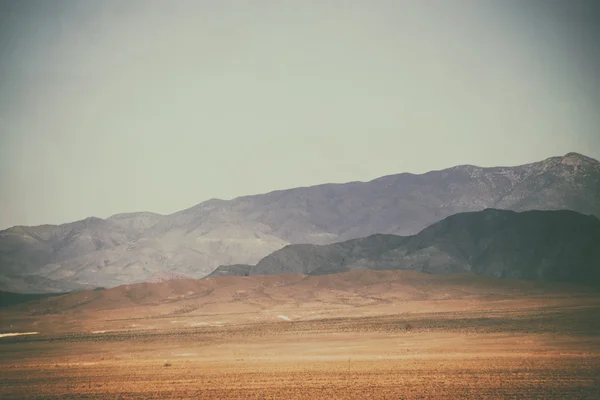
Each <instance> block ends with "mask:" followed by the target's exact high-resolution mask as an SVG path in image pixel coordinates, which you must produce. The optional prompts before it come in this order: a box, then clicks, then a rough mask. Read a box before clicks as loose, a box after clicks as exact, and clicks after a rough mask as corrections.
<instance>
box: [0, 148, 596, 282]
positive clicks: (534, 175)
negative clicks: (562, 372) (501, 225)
mask: <svg viewBox="0 0 600 400" xmlns="http://www.w3.org/2000/svg"><path fill="white" fill-rule="evenodd" d="M489 208H494V209H505V210H513V211H526V210H562V209H566V210H573V211H576V212H579V213H581V214H585V215H594V216H596V217H599V216H600V163H599V162H598V161H597V160H594V159H591V158H589V157H585V156H583V155H580V154H576V153H569V154H567V155H565V156H562V157H552V158H548V159H546V160H543V161H540V162H536V163H532V164H526V165H522V166H516V167H493V168H482V167H476V166H471V165H461V166H456V167H453V168H448V169H445V170H441V171H431V172H428V173H425V174H420V175H415V174H409V173H402V174H397V175H390V176H384V177H381V178H378V179H375V180H372V181H370V182H350V183H345V184H324V185H318V186H312V187H302V188H294V189H289V190H279V191H274V192H270V193H267V194H261V195H253V196H243V197H239V198H236V199H233V200H219V199H211V200H208V201H205V202H203V203H200V204H198V205H196V206H194V207H191V208H189V209H186V210H183V211H180V212H176V213H174V214H170V215H159V214H154V213H148V212H143V213H130V214H118V215H115V216H112V217H109V218H107V219H100V218H94V217H91V218H87V219H85V220H82V221H77V222H73V223H68V224H63V225H43V226H36V227H24V226H16V227H13V228H9V229H7V230H4V231H1V232H0V267H1V268H0V290H6V291H12V292H30V293H35V292H59V291H68V290H77V289H85V288H94V287H98V286H102V287H113V286H117V285H121V284H128V283H135V282H143V281H147V280H153V279H154V280H164V278H161V276H162V277H164V276H170V275H171V274H175V275H177V276H186V277H188V276H189V277H194V278H201V277H204V276H206V275H208V274H210V273H211V272H213V271H214V270H215V269H216V268H217V267H218V266H220V265H231V264H257V263H258V264H260V263H264V260H263V258H264V257H265V256H267V255H269V254H271V253H273V252H275V251H277V250H280V249H282V248H284V247H285V246H287V245H289V244H301V243H302V244H307V245H327V244H332V243H336V242H344V241H348V240H350V239H357V238H363V237H368V236H371V235H374V234H381V236H375V238H377V240H381V241H384V242H385V241H389V242H390V243H391V244H390V245H391V246H392V245H396V244H397V243H398V242H402V243H404V241H406V240H408V239H406V238H398V237H397V236H398V235H400V236H403V237H404V236H409V235H415V234H417V233H419V232H420V231H422V230H423V229H424V228H426V227H428V226H430V225H432V224H434V223H436V222H438V221H441V220H443V219H444V218H447V217H449V216H451V215H454V214H458V213H465V212H473V211H481V210H484V209H489ZM585 218H588V217H585ZM434 226H437V227H436V228H435V229H441V228H440V227H439V225H434ZM434 226H432V227H431V228H430V229H433V228H434ZM424 232H428V231H427V230H426V231H424ZM385 235H393V236H385ZM411 237H412V239H411V240H413V242H411V243H414V240H417V239H416V238H417V237H420V238H423V237H424V236H423V232H421V234H419V235H416V236H411ZM367 239H368V238H367ZM367 239H363V240H367ZM370 240H373V238H370ZM403 246H407V244H404V245H403ZM400 247H402V246H400ZM402 248H404V247H402ZM424 249H426V248H423V249H420V250H419V251H420V252H418V254H420V256H419V257H425V255H426V254H427V251H429V250H427V251H426V250H424ZM432 251H433V250H432ZM434 253H435V254H434V255H435V257H442V258H444V257H446V258H447V257H450V258H448V260H451V262H450V263H449V264H448V265H449V266H448V268H449V269H451V270H468V268H469V267H470V268H475V269H476V270H477V268H483V269H485V270H486V271H488V272H489V273H490V274H492V275H493V274H494V273H496V272H493V271H495V268H497V267H494V266H493V265H492V264H493V263H492V264H490V265H488V264H489V263H491V261H490V262H488V264H485V265H486V266H481V265H484V264H477V265H478V266H474V264H471V263H470V262H469V263H466V264H465V262H466V261H464V259H461V258H460V257H458V256H457V255H456V254H454V253H453V252H451V251H450V252H449V251H446V250H443V252H442V253H443V254H444V255H442V253H440V252H439V251H437V250H436V251H434ZM410 254H414V253H410ZM474 254H475V253H474ZM434 255H433V254H432V255H430V256H431V257H433V256H434ZM463 258H464V257H463ZM444 259H445V258H444ZM261 260H263V261H261ZM431 260H433V258H432V259H431ZM364 262H366V261H364ZM430 262H431V263H433V264H435V263H436V262H434V261H430ZM544 262H546V261H544ZM344 263H346V261H345V262H344ZM542 264H543V263H542ZM344 265H345V267H347V268H349V269H352V268H354V266H352V265H346V264H344ZM419 265H421V264H419V263H418V262H417V261H415V262H414V263H413V264H411V267H410V268H411V269H416V270H423V271H425V270H426V269H427V268H426V267H424V266H419ZM543 265H546V264H543ZM238 267H240V268H241V269H244V268H245V267H244V266H238ZM257 267H258V266H257ZM230 268H234V267H230ZM323 268H326V267H323ZM327 268H330V267H327ZM336 268H337V267H336ZM428 268H429V267H428ZM532 268H533V267H532ZM538 268H542V269H543V268H546V267H538ZM334 270H336V269H335V268H334ZM509 270H510V268H509V269H508V270H506V269H504V267H502V268H500V269H499V270H498V271H503V272H498V273H497V274H500V275H502V276H504V275H506V276H513V275H514V273H513V272H510V271H509ZM490 271H491V272H490ZM311 272H313V271H311ZM321 272H323V273H324V272H326V270H325V269H324V270H322V271H321ZM476 272H477V271H476ZM315 273H319V272H318V271H317V272H315ZM486 273H487V272H486ZM528 273H529V272H528ZM503 274H504V275H503ZM542 275H543V273H542Z"/></svg>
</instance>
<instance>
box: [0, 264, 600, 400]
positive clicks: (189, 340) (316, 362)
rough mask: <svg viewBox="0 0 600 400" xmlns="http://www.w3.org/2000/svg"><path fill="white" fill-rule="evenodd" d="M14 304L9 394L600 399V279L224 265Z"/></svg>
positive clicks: (4, 370)
mask: <svg viewBox="0 0 600 400" xmlns="http://www.w3.org/2000/svg"><path fill="white" fill-rule="evenodd" d="M0 318H1V319H2V323H1V324H0V327H1V331H0V382H1V384H0V398H2V399H80V398H88V399H436V398H449V399H458V398H465V399H471V398H472V399H486V398H490V399H491V398H514V399H524V398H538V399H597V398H600V293H599V292H598V290H597V289H594V288H591V287H586V286H582V285H566V284H561V283H535V282H529V281H519V280H510V279H494V278H484V277H477V276H473V275H462V274H455V275H427V274H420V273H416V272H409V271H359V270H356V271H351V272H346V273H342V274H334V275H322V276H304V275H273V276H250V277H233V276H231V277H229V276H222V277H215V278H206V279H201V280H175V281H168V282H160V283H143V284H135V285H126V286H120V287H117V288H112V289H106V290H96V291H83V292H78V293H73V294H68V295H63V296H57V297H50V298H44V299H41V300H34V301H30V302H26V303H22V304H18V305H14V306H10V307H4V308H2V309H0ZM9 333H30V334H27V335H13V336H8V335H6V334H9Z"/></svg>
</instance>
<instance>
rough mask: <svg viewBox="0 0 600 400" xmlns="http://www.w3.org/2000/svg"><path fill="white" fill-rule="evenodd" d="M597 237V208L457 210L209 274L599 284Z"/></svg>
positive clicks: (599, 225) (281, 252)
mask: <svg viewBox="0 0 600 400" xmlns="http://www.w3.org/2000/svg"><path fill="white" fill-rule="evenodd" d="M599 244H600V220H599V219H598V218H596V217H595V216H591V215H582V214H579V213H576V212H573V211H524V212H521V213H516V212H514V211H506V210H496V209H486V210H484V211H477V212H470V213H460V214H455V215H453V216H450V217H448V218H446V219H444V220H442V221H440V222H437V223H435V224H433V225H431V226H429V227H428V228H425V229H424V230H422V231H421V232H420V233H418V234H417V235H414V236H396V235H387V234H376V235H372V236H368V237H365V238H360V239H352V240H348V241H345V242H341V243H333V244H330V245H311V244H295V245H289V246H286V247H284V248H283V249H281V250H278V251H276V252H274V253H272V254H270V255H268V256H267V257H265V258H263V259H262V260H261V261H260V262H259V263H258V264H257V265H255V266H251V265H233V266H221V267H219V268H217V269H216V270H215V271H214V272H213V273H212V274H211V275H210V276H222V275H242V276H247V275H271V274H307V275H324V274H334V273H341V272H347V271H350V270H356V269H361V270H362V269H369V270H412V271H417V272H425V273H432V274H448V273H475V274H478V275H486V276H492V277H501V278H516V279H528V280H547V281H561V282H573V283H588V284H600V246H599Z"/></svg>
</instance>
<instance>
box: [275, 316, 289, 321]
mask: <svg viewBox="0 0 600 400" xmlns="http://www.w3.org/2000/svg"><path fill="white" fill-rule="evenodd" d="M277 317H278V318H281V319H285V320H286V321H289V320H290V317H288V316H287V315H278V316H277Z"/></svg>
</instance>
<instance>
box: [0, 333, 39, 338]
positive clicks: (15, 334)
mask: <svg viewBox="0 0 600 400" xmlns="http://www.w3.org/2000/svg"><path fill="white" fill-rule="evenodd" d="M37 334H39V332H15V333H0V338H3V337H10V336H21V335H37Z"/></svg>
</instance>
